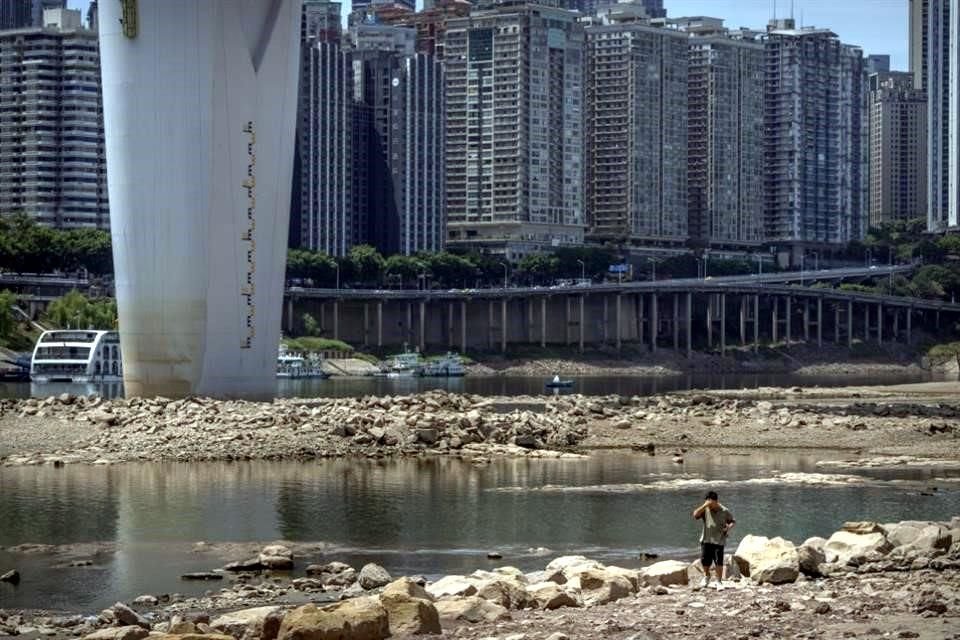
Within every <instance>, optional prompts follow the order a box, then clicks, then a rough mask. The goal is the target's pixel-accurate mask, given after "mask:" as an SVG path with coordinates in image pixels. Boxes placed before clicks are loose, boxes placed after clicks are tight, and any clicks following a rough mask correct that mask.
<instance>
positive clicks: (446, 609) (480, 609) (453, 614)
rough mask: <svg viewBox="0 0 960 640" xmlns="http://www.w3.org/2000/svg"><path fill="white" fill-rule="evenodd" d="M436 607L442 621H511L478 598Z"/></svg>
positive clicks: (442, 602) (505, 613) (502, 610)
mask: <svg viewBox="0 0 960 640" xmlns="http://www.w3.org/2000/svg"><path fill="white" fill-rule="evenodd" d="M436 607H437V612H438V613H439V614H440V618H441V619H442V620H464V621H466V622H474V623H476V622H496V621H498V620H509V619H510V612H509V611H507V610H506V608H505V607H501V606H500V605H498V604H497V603H495V602H490V601H489V600H484V599H483V598H480V597H477V596H466V597H463V598H457V599H450V600H438V601H437V603H436ZM281 640H283V639H281Z"/></svg>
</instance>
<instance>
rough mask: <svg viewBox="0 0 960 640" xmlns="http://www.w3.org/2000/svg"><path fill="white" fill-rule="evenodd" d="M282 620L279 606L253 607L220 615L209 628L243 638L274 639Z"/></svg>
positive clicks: (254, 639)
mask: <svg viewBox="0 0 960 640" xmlns="http://www.w3.org/2000/svg"><path fill="white" fill-rule="evenodd" d="M282 620H283V609H281V608H280V607H277V606H268V607H254V608H252V609H241V610H240V611H234V612H232V613H227V614H225V615H222V616H220V617H219V618H216V619H215V620H213V621H212V622H210V628H211V629H213V630H214V631H219V632H221V633H223V634H226V635H229V636H233V637H235V638H241V639H243V640H274V639H275V638H276V637H277V633H279V631H280V624H281V622H282Z"/></svg>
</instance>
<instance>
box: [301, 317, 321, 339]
mask: <svg viewBox="0 0 960 640" xmlns="http://www.w3.org/2000/svg"><path fill="white" fill-rule="evenodd" d="M301 320H302V321H303V334H304V335H307V336H319V335H320V324H319V323H318V322H317V320H316V318H314V317H313V315H311V314H309V313H304V314H303V315H302V316H301Z"/></svg>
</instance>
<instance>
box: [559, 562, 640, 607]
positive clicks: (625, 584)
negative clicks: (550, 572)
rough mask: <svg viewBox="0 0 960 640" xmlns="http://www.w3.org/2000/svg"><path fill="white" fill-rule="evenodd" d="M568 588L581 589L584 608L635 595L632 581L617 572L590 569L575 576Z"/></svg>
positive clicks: (568, 583)
mask: <svg viewBox="0 0 960 640" xmlns="http://www.w3.org/2000/svg"><path fill="white" fill-rule="evenodd" d="M567 586H568V588H571V589H577V588H579V589H580V595H581V598H582V599H583V604H584V606H588V607H589V606H593V605H600V604H607V603H608V602H614V601H616V600H619V599H621V598H626V597H627V596H629V595H632V594H633V593H634V590H633V585H632V584H630V581H629V580H628V579H627V578H625V577H623V576H622V575H620V574H618V573H616V572H612V573H611V572H607V571H606V570H604V569H590V570H588V571H583V572H581V573H580V574H578V575H576V576H574V577H573V578H572V579H571V580H570V581H569V582H567Z"/></svg>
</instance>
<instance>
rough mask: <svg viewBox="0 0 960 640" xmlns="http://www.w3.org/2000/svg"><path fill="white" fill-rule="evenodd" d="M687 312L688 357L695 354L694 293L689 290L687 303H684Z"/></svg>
mask: <svg viewBox="0 0 960 640" xmlns="http://www.w3.org/2000/svg"><path fill="white" fill-rule="evenodd" d="M684 306H685V308H686V312H687V322H686V329H687V357H688V358H689V357H691V356H692V355H693V293H691V292H689V291H688V292H687V304H686V305H684Z"/></svg>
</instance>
